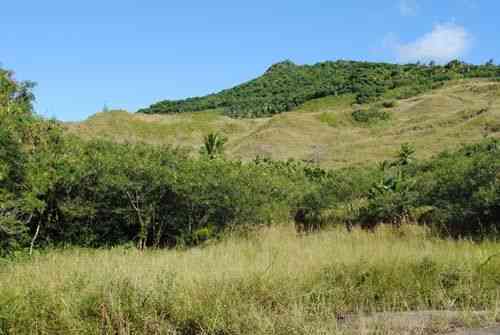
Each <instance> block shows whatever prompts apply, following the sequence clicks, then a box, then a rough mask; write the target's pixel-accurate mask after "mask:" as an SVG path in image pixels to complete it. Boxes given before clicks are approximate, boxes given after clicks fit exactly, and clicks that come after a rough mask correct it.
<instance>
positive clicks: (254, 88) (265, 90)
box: [139, 61, 500, 118]
mask: <svg viewBox="0 0 500 335" xmlns="http://www.w3.org/2000/svg"><path fill="white" fill-rule="evenodd" d="M498 76H500V67H498V66H495V65H493V64H489V65H470V64H464V63H461V62H458V61H454V62H451V63H449V64H447V65H446V66H436V65H432V66H430V65H429V66H428V65H418V64H408V65H398V64H386V63H369V62H353V61H336V62H323V63H318V64H315V65H302V66H299V65H296V64H294V63H293V62H291V61H284V62H281V63H277V64H274V65H273V66H271V67H270V68H269V69H268V70H267V71H266V73H265V74H264V75H262V76H261V77H259V78H256V79H254V80H251V81H249V82H247V83H244V84H242V85H239V86H236V87H233V88H231V89H227V90H223V91H221V92H219V93H215V94H210V95H207V96H204V97H197V98H189V99H185V100H176V101H171V100H165V101H160V102H158V103H155V104H153V105H151V106H150V107H148V108H144V109H141V110H139V112H141V113H149V114H162V113H163V114H168V113H183V112H196V111H202V110H208V109H214V108H222V109H224V111H225V114H226V115H228V116H231V117H238V118H240V117H244V118H246V117H249V118H252V117H263V116H270V115H274V114H277V113H282V112H287V111H290V110H292V109H294V108H295V107H297V106H299V105H301V104H303V103H304V102H306V101H309V100H312V99H316V98H321V97H325V96H331V95H341V94H354V95H355V96H356V102H357V103H359V104H363V103H368V102H372V101H374V100H376V99H378V98H380V97H382V96H383V95H384V94H386V93H388V92H390V91H394V92H396V93H395V94H393V96H395V97H397V98H408V97H411V96H414V95H417V94H420V93H422V92H425V91H427V90H430V89H434V88H438V87H440V86H442V85H443V83H444V82H445V81H448V80H452V79H457V78H475V77H487V78H494V77H498Z"/></svg>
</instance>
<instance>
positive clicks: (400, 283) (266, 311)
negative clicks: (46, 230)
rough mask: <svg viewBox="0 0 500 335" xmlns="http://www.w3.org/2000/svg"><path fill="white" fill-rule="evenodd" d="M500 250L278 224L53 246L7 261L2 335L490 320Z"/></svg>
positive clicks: (304, 330) (0, 271)
mask: <svg viewBox="0 0 500 335" xmlns="http://www.w3.org/2000/svg"><path fill="white" fill-rule="evenodd" d="M499 247H500V244H498V243H494V242H483V243H481V244H475V243H473V242H470V241H447V240H437V239H434V238H431V237H428V236H426V235H425V234H424V232H423V231H422V230H420V229H416V228H414V227H405V228H403V229H401V230H392V229H389V228H383V229H380V230H378V231H377V232H375V233H366V232H361V231H354V232H352V233H347V232H345V231H343V230H340V229H337V230H332V231H327V232H322V233H318V234H311V235H308V236H297V235H296V233H295V232H294V231H293V230H292V229H291V228H285V227H281V228H272V229H267V230H265V231H261V232H260V233H255V234H252V235H251V236H250V237H246V238H242V237H233V238H228V239H227V240H225V241H223V242H220V243H218V244H215V245H211V246H207V247H204V248H198V249H191V250H187V251H180V250H179V251H176V250H172V251H147V252H144V253H141V252H138V251H136V250H134V249H124V248H118V249H112V250H78V249H77V250H67V251H52V252H49V253H47V254H44V255H39V256H36V257H34V258H33V259H32V260H28V261H18V262H15V263H6V264H3V263H0V334H99V333H102V334H337V333H342V334H344V333H347V334H349V333H353V334H354V333H355V334H362V333H366V334H368V333H370V334H388V333H390V332H389V330H383V329H384V328H383V327H384V325H380V324H378V325H377V324H374V325H373V327H371V328H370V326H366V325H364V326H362V329H361V328H359V325H358V326H355V327H353V328H349V327H348V328H345V327H343V326H342V323H341V322H340V321H339V320H342V319H345V318H349V316H350V315H352V314H358V313H370V312H377V311H385V312H391V311H419V310H458V311H469V312H470V311H473V310H487V311H491V312H492V315H494V314H496V313H495V311H496V308H497V305H498V303H499V302H500V296H499V294H500V285H499V284H500V258H499V257H496V256H494V255H496V254H497V253H498V250H499ZM464 315H465V314H464ZM445 321H446V320H445ZM446 324H448V323H446ZM417 328H418V327H417V326H416V325H414V327H413V330H411V331H412V332H408V334H410V333H411V334H417V332H415V331H414V330H415V329H417ZM418 329H420V328H418ZM421 329H422V333H423V329H424V328H421ZM408 331H410V330H408ZM403 333H404V331H402V330H401V329H400V330H398V331H396V332H395V333H394V334H403ZM418 334H420V332H418Z"/></svg>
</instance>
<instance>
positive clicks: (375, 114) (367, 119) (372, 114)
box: [352, 108, 391, 124]
mask: <svg viewBox="0 0 500 335" xmlns="http://www.w3.org/2000/svg"><path fill="white" fill-rule="evenodd" d="M352 118H353V120H354V121H356V122H359V123H366V124H370V123H375V122H377V121H386V120H389V119H390V118H391V114H390V113H389V112H387V111H385V110H382V109H377V108H370V109H358V110H355V111H354V112H352Z"/></svg>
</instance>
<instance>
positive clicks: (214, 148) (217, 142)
mask: <svg viewBox="0 0 500 335" xmlns="http://www.w3.org/2000/svg"><path fill="white" fill-rule="evenodd" d="M226 142H227V139H226V138H225V137H224V136H223V135H221V134H219V133H210V134H208V135H206V136H205V138H204V140H203V147H202V148H201V153H202V154H204V155H207V156H208V157H210V159H214V158H216V157H218V156H222V155H223V154H224V144H226Z"/></svg>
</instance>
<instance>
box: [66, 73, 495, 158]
mask: <svg viewBox="0 0 500 335" xmlns="http://www.w3.org/2000/svg"><path fill="white" fill-rule="evenodd" d="M393 98H394V97H389V96H388V97H385V98H384V100H382V102H383V101H389V100H391V99H393ZM353 102H354V97H353V96H350V95H347V96H337V97H326V98H321V99H316V100H313V101H309V102H307V103H305V104H304V105H302V106H300V107H299V108H298V109H296V110H295V111H292V112H288V113H284V114H280V115H277V116H274V117H272V118H259V119H231V118H228V117H225V116H223V115H221V112H220V111H206V112H197V113H183V114H176V115H143V114H129V113H125V112H108V113H100V114H97V115H95V116H94V117H92V118H90V119H88V120H86V121H84V122H81V123H76V124H69V125H68V126H67V129H68V131H69V132H72V133H75V134H78V135H79V136H82V137H83V138H95V137H99V138H108V139H111V140H113V141H118V142H124V141H142V142H147V143H153V144H171V145H174V146H183V147H186V148H188V149H190V150H191V151H192V152H193V154H196V153H197V152H198V148H199V147H200V146H201V145H202V141H203V135H205V134H207V133H208V132H215V131H219V132H222V133H223V134H224V135H225V136H227V137H228V138H229V142H228V143H227V145H226V146H227V150H226V151H227V155H228V157H229V158H233V159H234V158H241V159H244V160H248V159H253V158H254V157H256V156H257V155H260V156H268V157H272V158H274V159H288V158H295V159H305V160H309V159H311V157H315V158H316V159H315V160H316V161H319V163H320V165H322V166H323V167H327V168H333V167H344V166H350V165H363V164H371V163H373V162H377V161H383V160H386V159H390V158H392V157H393V156H394V155H395V154H396V153H397V151H398V150H399V147H400V146H401V144H402V143H412V144H413V145H414V146H415V148H416V149H417V157H418V158H429V157H430V156H433V155H435V154H437V153H439V152H441V151H443V150H446V149H455V148H457V147H459V146H460V145H461V144H465V143H474V142H477V141H479V140H481V139H482V138H484V137H486V136H488V137H499V135H500V123H499V121H498V120H499V119H500V83H498V82H495V81H487V80H460V81H455V82H450V83H447V84H446V85H445V86H444V87H442V88H439V89H435V90H433V91H431V92H428V93H426V94H423V95H419V96H416V97H412V98H410V99H403V100H398V101H397V103H396V105H395V106H394V107H392V108H383V106H382V105H381V102H379V103H374V104H372V105H361V106H360V105H353V104H352V103H353ZM370 108H381V109H383V110H385V111H387V112H388V113H390V115H391V119H390V120H388V121H383V122H377V123H376V124H373V125H369V126H366V125H362V124H360V123H359V122H353V120H352V112H353V111H354V110H357V109H370ZM479 111H484V112H481V113H479Z"/></svg>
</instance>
